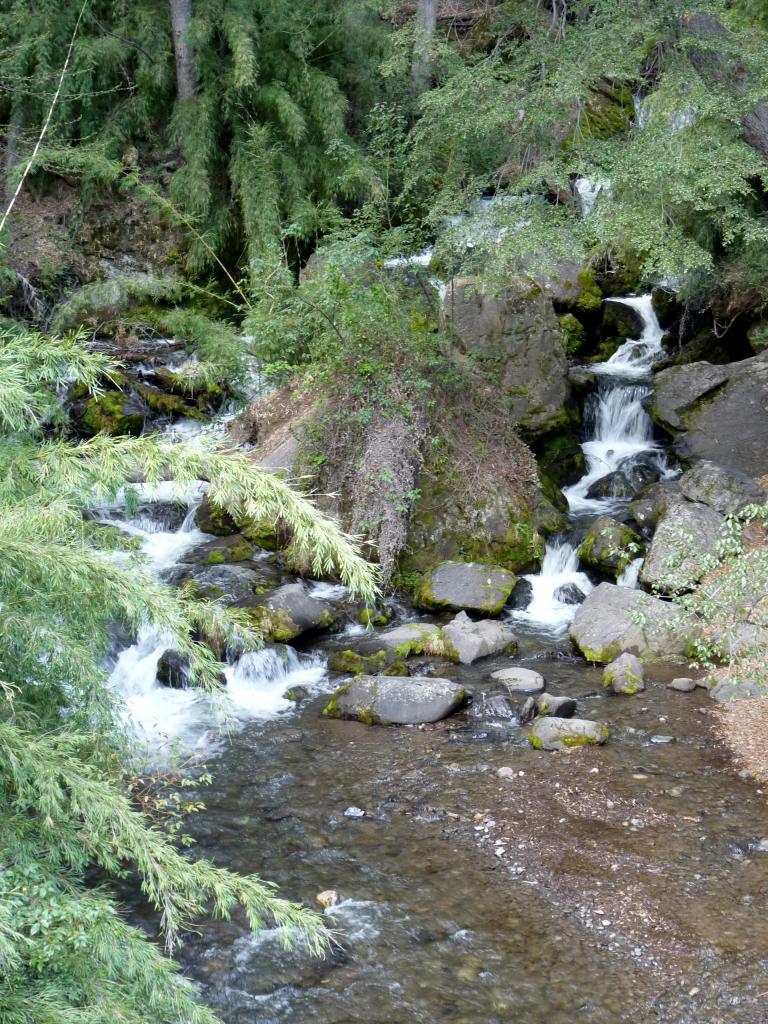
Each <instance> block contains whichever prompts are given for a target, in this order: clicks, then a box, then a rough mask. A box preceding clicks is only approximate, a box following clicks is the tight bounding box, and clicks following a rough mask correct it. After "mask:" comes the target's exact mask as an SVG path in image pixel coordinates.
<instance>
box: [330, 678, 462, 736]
mask: <svg viewBox="0 0 768 1024" xmlns="http://www.w3.org/2000/svg"><path fill="white" fill-rule="evenodd" d="M467 697H468V694H467V691H466V690H465V689H464V688H463V687H461V686H459V685H458V684H457V683H454V682H452V681H451V680H450V679H439V678H436V677H433V676H358V677H357V678H356V679H353V680H352V681H351V682H349V683H347V684H346V685H344V686H341V687H340V688H339V689H338V690H337V691H336V692H335V693H334V695H333V697H332V698H331V700H330V702H329V703H328V704H327V705H326V707H325V708H324V710H323V714H324V715H325V716H326V717H328V718H353V719H357V720H358V721H360V722H365V723H366V725H375V724H380V725H390V724H395V725H418V724H420V723H422V722H439V721H440V719H442V718H446V717H447V716H448V715H450V714H451V712H453V711H457V710H458V709H459V708H460V707H461V706H462V705H463V704H465V703H466V700H467Z"/></svg>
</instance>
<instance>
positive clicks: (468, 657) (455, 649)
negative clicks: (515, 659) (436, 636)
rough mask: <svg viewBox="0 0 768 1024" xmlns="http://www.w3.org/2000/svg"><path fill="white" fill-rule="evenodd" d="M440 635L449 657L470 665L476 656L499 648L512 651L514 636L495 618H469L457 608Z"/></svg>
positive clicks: (506, 626)
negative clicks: (457, 611) (455, 613)
mask: <svg viewBox="0 0 768 1024" xmlns="http://www.w3.org/2000/svg"><path fill="white" fill-rule="evenodd" d="M443 639H444V641H445V645H446V648H447V651H448V653H449V655H450V657H452V658H454V659H455V660H456V661H459V662H460V663H461V664H462V665H471V664H472V662H473V661H477V659H478V658H485V657H487V656H488V655H489V654H500V653H501V652H502V651H507V652H508V653H510V654H511V653H513V652H514V651H515V650H516V649H517V638H516V637H515V634H514V632H513V631H512V629H511V627H510V626H508V625H506V623H503V622H497V621H496V620H495V619H482V620H481V621H480V622H473V621H472V619H470V617H469V616H468V615H467V613H466V612H459V614H458V615H457V616H456V618H455V619H453V620H452V621H451V622H449V623H448V625H447V626H446V627H445V628H444V629H443Z"/></svg>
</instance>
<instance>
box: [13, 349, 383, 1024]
mask: <svg viewBox="0 0 768 1024" xmlns="http://www.w3.org/2000/svg"><path fill="white" fill-rule="evenodd" d="M0 367H1V369H2V372H1V373H0V541H1V542H2V544H3V552H4V555H3V560H2V566H0V601H1V602H2V607H3V616H2V621H1V622H0V680H1V682H0V885H2V899H0V961H1V962H2V973H1V975H0V1018H1V1019H2V1020H3V1021H7V1022H9V1024H17V1022H18V1024H22V1022H24V1024H27V1022H30V1024H31V1022H32V1021H35V1022H39V1021H41V1020H46V1021H51V1022H59V1021H61V1022H62V1024H63V1022H65V1021H73V1020H77V1021H83V1022H94V1024H95V1022H106V1021H115V1020H125V1021H136V1022H139V1021H143V1022H147V1024H150V1022H151V1024H155V1022H156V1021H158V1020H163V1021H179V1022H181V1021H199V1022H209V1021H212V1020H213V1017H212V1015H211V1014H210V1012H209V1011H207V1010H205V1009H204V1008H202V1007H200V1006H198V1005H197V1004H196V1003H195V1001H194V992H193V990H192V988H191V987H190V986H189V985H188V984H187V983H186V982H184V981H183V980H182V979H181V978H179V977H178V976H177V975H176V974H175V972H174V970H173V967H172V965H171V963H170V961H168V960H166V959H165V958H164V957H163V955H162V953H161V952H160V951H159V950H158V949H157V948H156V947H155V946H154V945H153V944H152V943H150V942H149V941H148V940H147V939H146V938H145V937H144V936H143V934H142V933H141V932H139V931H138V930H136V929H135V928H132V927H130V926H128V925H127V924H126V923H125V922H124V921H123V920H121V918H120V916H119V912H118V908H117V906H116V904H115V903H114V900H113V898H112V897H111V895H110V893H109V890H108V888H106V887H105V886H102V887H100V888H94V887H91V886H87V885H86V884H85V876H86V873H87V872H88V871H91V870H92V869H93V868H94V867H96V868H99V869H100V870H101V872H102V874H103V875H104V876H106V877H109V876H112V877H123V876H125V875H126V874H127V873H131V874H134V875H135V876H136V877H137V878H138V881H139V883H140V884H141V887H142V889H143V891H144V893H145V894H146V896H147V898H148V900H149V901H150V903H151V904H152V905H153V906H154V907H155V908H156V909H157V910H158V912H159V914H160V918H161V927H162V931H163V934H164V938H165V943H166V946H167V948H168V950H172V948H173V947H174V946H175V944H176V943H177V942H178V940H179V938H180V936H181V934H182V932H183V930H184V928H185V927H187V926H188V925H189V923H190V922H191V921H192V920H193V919H195V918H199V917H201V916H203V915H205V914H209V913H213V914H215V915H219V916H228V915H229V914H231V913H232V911H233V910H234V909H235V907H238V906H239V907H242V908H243V911H244V913H245V915H246V917H247V919H248V921H249V923H250V924H251V926H252V927H254V928H259V927H261V926H263V924H264V923H265V922H267V921H270V922H274V923H275V924H276V925H277V926H278V928H279V929H280V930H281V934H282V936H283V939H284V940H285V941H286V942H291V943H293V942H304V943H306V944H307V945H308V946H309V948H310V949H311V950H313V951H315V952H320V951H322V950H323V949H324V948H325V947H326V945H327V943H328V936H327V934H326V933H325V932H324V930H323V927H322V925H321V922H320V920H319V919H318V918H317V917H316V915H314V914H313V913H311V912H309V911H307V910H305V909H303V908H301V907H299V906H296V905H294V904H291V903H288V902H286V901H284V900H282V899H279V898H278V897H277V896H276V894H275V891H274V889H273V887H271V886H270V885H268V884H266V883H262V882H261V881H259V880H258V879H255V878H252V877H241V876H238V875H234V874H231V873H229V872H227V871H224V870H222V869H219V868H217V867H215V866H214V865H212V864H211V863H209V862H206V861H203V860H194V859H192V858H189V857H187V856H185V855H182V854H181V853H180V852H179V851H178V850H177V849H176V847H175V845H174V843H173V841H172V839H171V837H170V836H169V835H168V834H166V832H165V831H164V830H163V829H162V827H160V825H159V824H158V823H157V822H155V821H153V820H151V819H150V818H148V817H147V816H146V814H144V813H143V812H142V811H141V810H140V809H137V808H136V807H135V806H134V805H133V804H132V802H131V800H130V798H129V793H128V790H127V785H126V782H127V772H128V769H129V764H130V756H131V750H130V742H128V745H126V742H127V741H126V738H125V729H124V728H118V726H119V723H120V721H121V719H120V710H119V707H117V706H116V703H115V702H116V698H115V696H114V694H113V693H111V692H110V691H109V690H108V689H107V687H106V685H105V670H104V661H105V657H106V654H107V651H108V647H109V626H110V624H111V623H113V622H115V621H120V622H123V623H125V624H126V625H127V626H128V627H129V628H130V629H132V630H134V631H138V630H139V629H140V628H141V627H143V626H147V625H148V626H150V627H151V628H154V629H156V630H157V631H158V633H159V634H161V635H165V636H168V637H169V638H171V639H172V642H173V645H174V647H175V648H176V649H178V650H179V651H180V652H181V653H182V654H183V655H185V656H187V657H188V658H189V659H190V663H191V666H192V673H191V675H192V682H193V683H194V684H197V685H201V686H205V687H208V688H209V689H211V690H214V689H215V688H216V687H217V685H218V684H217V682H216V678H217V673H218V672H219V671H220V668H221V666H220V665H219V663H218V661H217V660H216V658H215V656H214V654H213V653H212V650H213V649H220V648H222V647H224V646H226V645H227V644H229V645H235V646H236V648H237V649H239V650H242V649H248V648H251V647H253V646H254V645H256V644H258V642H259V637H258V635H257V634H256V633H255V632H254V631H253V629H252V628H250V627H249V626H248V625H247V620H246V619H245V618H244V616H243V615H242V613H237V612H233V611H225V610H223V609H221V608H219V607H218V606H216V605H211V604H206V603H205V602H202V601H200V600H198V599H197V598H196V597H195V595H194V594H193V593H191V592H189V591H184V590H182V591H173V590H171V589H169V588H167V587H164V586H161V585H159V584H157V583H156V582H154V580H153V579H152V577H151V576H150V575H149V573H148V571H147V569H146V567H145V566H144V565H143V563H142V560H141V557H140V555H138V554H137V553H136V552H135V551H132V550H131V546H130V544H127V542H126V541H125V539H124V538H123V535H121V534H120V533H119V532H118V531H116V530H114V529H111V528H105V527H103V526H99V525H98V523H97V522H95V521H94V520H93V519H91V518H88V513H89V510H92V509H93V508H94V507H97V506H98V505H100V504H102V503H104V502H105V501H108V500H111V499H114V498H115V497H116V496H117V495H118V493H119V492H120V491H121V490H123V491H125V490H126V489H127V490H128V492H130V485H129V484H128V481H129V480H136V479H142V480H145V481H147V482H148V483H152V482H159V481H161V480H163V479H167V478H168V477H175V478H176V479H177V480H178V481H179V482H180V483H183V482H185V481H187V482H189V481H192V480H195V479H199V478H200V477H201V476H202V477H206V478H207V479H209V480H210V489H209V497H210V500H211V501H212V503H213V504H214V505H215V506H218V507H224V506H226V507H227V508H228V509H229V510H234V511H235V512H236V514H238V515H243V516H252V517H254V518H258V519H264V518H271V519H273V520H276V519H281V520H282V521H283V522H284V523H285V524H286V526H287V527H288V529H289V530H290V532H291V535H292V537H293V546H294V550H295V551H296V552H297V555H298V556H300V557H302V558H303V559H304V561H305V562H307V563H308V564H310V565H312V566H313V568H314V570H315V571H316V572H317V573H318V574H322V573H326V572H329V571H337V572H338V573H339V574H340V576H341V578H342V579H343V580H345V582H347V583H348V584H349V585H350V587H351V589H352V590H353V591H357V592H358V593H360V594H362V595H364V596H366V597H368V598H370V597H372V596H373V595H374V593H375V580H374V576H373V574H372V570H371V569H370V568H369V567H368V566H367V565H366V564H365V563H364V562H363V561H362V560H361V559H360V557H359V556H358V555H357V553H356V551H355V548H354V545H353V543H352V541H351V540H350V539H349V538H347V537H346V536H345V535H344V534H343V533H341V531H340V530H339V528H338V527H337V526H336V525H335V524H334V523H332V522H331V521H329V520H327V519H326V518H325V517H323V516H322V515H321V514H320V513H319V512H317V510H316V509H314V508H313V507H312V506H311V505H310V504H309V502H308V501H307V500H306V499H304V498H302V497H301V496H300V495H298V494H296V493H295V492H293V491H291V490H290V489H289V488H288V486H287V485H286V484H284V483H283V482H281V481H280V480H278V479H277V478H276V477H274V476H272V475H270V474H268V473H263V472H261V471H259V470H257V469H255V468H253V466H252V465H250V464H249V463H248V461H247V460H246V459H245V458H244V457H242V456H239V455H237V454H236V453H231V452H224V451H218V450H208V451H199V450H195V451H192V450H189V449H187V448H185V447H184V446H178V445H170V444H163V443H161V442H160V441H158V440H157V439H156V438H153V437H141V438H135V439H114V438H109V437H105V436H97V437H95V438H94V439H93V440H92V441H89V442H85V443H81V444H74V443H72V442H70V441H67V440H66V439H65V438H64V437H63V436H57V435H58V432H59V428H60V427H61V426H62V424H63V421H64V414H63V410H62V407H61V404H60V400H59V399H58V398H57V394H58V393H60V390H61V387H62V385H63V384H64V383H65V382H66V383H69V382H71V381H72V380H73V379H74V380H75V381H78V382H80V383H82V384H85V385H87V386H89V387H94V386H95V383H96V381H97V380H99V379H101V378H103V376H104V375H105V374H109V372H110V364H109V363H108V361H107V360H106V359H105V357H103V356H101V355H94V354H89V353H87V352H85V350H84V349H83V348H82V347H81V346H80V344H79V343H78V339H77V337H68V338H64V339H52V338H47V337H43V336H41V335H38V334H32V333H29V332H22V331H14V332H3V333H2V334H0ZM118 556H119V557H118Z"/></svg>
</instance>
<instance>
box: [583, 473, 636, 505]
mask: <svg viewBox="0 0 768 1024" xmlns="http://www.w3.org/2000/svg"><path fill="white" fill-rule="evenodd" d="M636 493H637V488H636V487H633V485H632V483H631V481H630V479H629V477H628V476H627V475H626V474H625V473H624V472H623V470H621V469H616V470H614V471H613V473H606V475H605V476H601V477H600V479H599V480H595V482H594V483H593V484H592V486H591V487H590V488H589V490H588V491H587V495H586V496H587V497H588V498H589V499H591V500H594V499H599V498H631V497H633V496H634V495H635V494H636Z"/></svg>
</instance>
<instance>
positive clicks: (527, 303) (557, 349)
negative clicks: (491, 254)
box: [444, 277, 570, 437]
mask: <svg viewBox="0 0 768 1024" xmlns="http://www.w3.org/2000/svg"><path fill="white" fill-rule="evenodd" d="M444 308H445V316H446V320H447V321H448V323H449V325H450V326H451V327H452V328H453V330H454V331H455V333H456V334H457V335H458V339H459V344H460V345H461V347H462V349H463V350H464V351H465V352H466V353H467V354H469V355H471V356H472V357H473V358H474V359H477V360H479V361H481V362H486V363H488V364H489V365H493V366H498V367H499V371H498V373H499V376H500V380H499V383H500V384H501V386H502V387H503V388H504V390H505V393H506V394H507V395H508V396H509V398H510V400H511V409H510V415H511V416H512V419H513V420H514V421H515V422H516V423H517V424H518V426H519V428H520V430H521V431H522V432H523V433H524V434H525V435H526V436H528V437H536V436H539V435H541V434H545V433H550V432H551V431H553V430H557V429H558V428H562V427H564V426H567V425H568V423H569V420H570V416H569V413H568V411H567V409H566V404H567V403H568V400H569V398H570V387H569V382H568V361H567V356H566V352H565V346H564V344H563V337H562V330H561V327H560V324H559V323H558V320H557V317H556V316H555V313H554V309H553V307H552V301H551V299H549V298H547V297H546V296H545V295H542V294H540V293H539V291H538V289H535V290H534V292H533V293H532V292H531V291H530V290H529V292H528V293H524V292H522V291H520V292H518V291H516V290H514V289H508V290H506V291H503V292H500V293H499V294H493V293H492V292H491V291H490V289H488V288H486V287H484V285H483V283H482V282H481V281H480V280H479V279H477V278H470V277H466V278H456V279H454V280H453V281H452V282H451V283H450V285H449V287H448V293H447V295H446V299H445V306H444Z"/></svg>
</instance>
